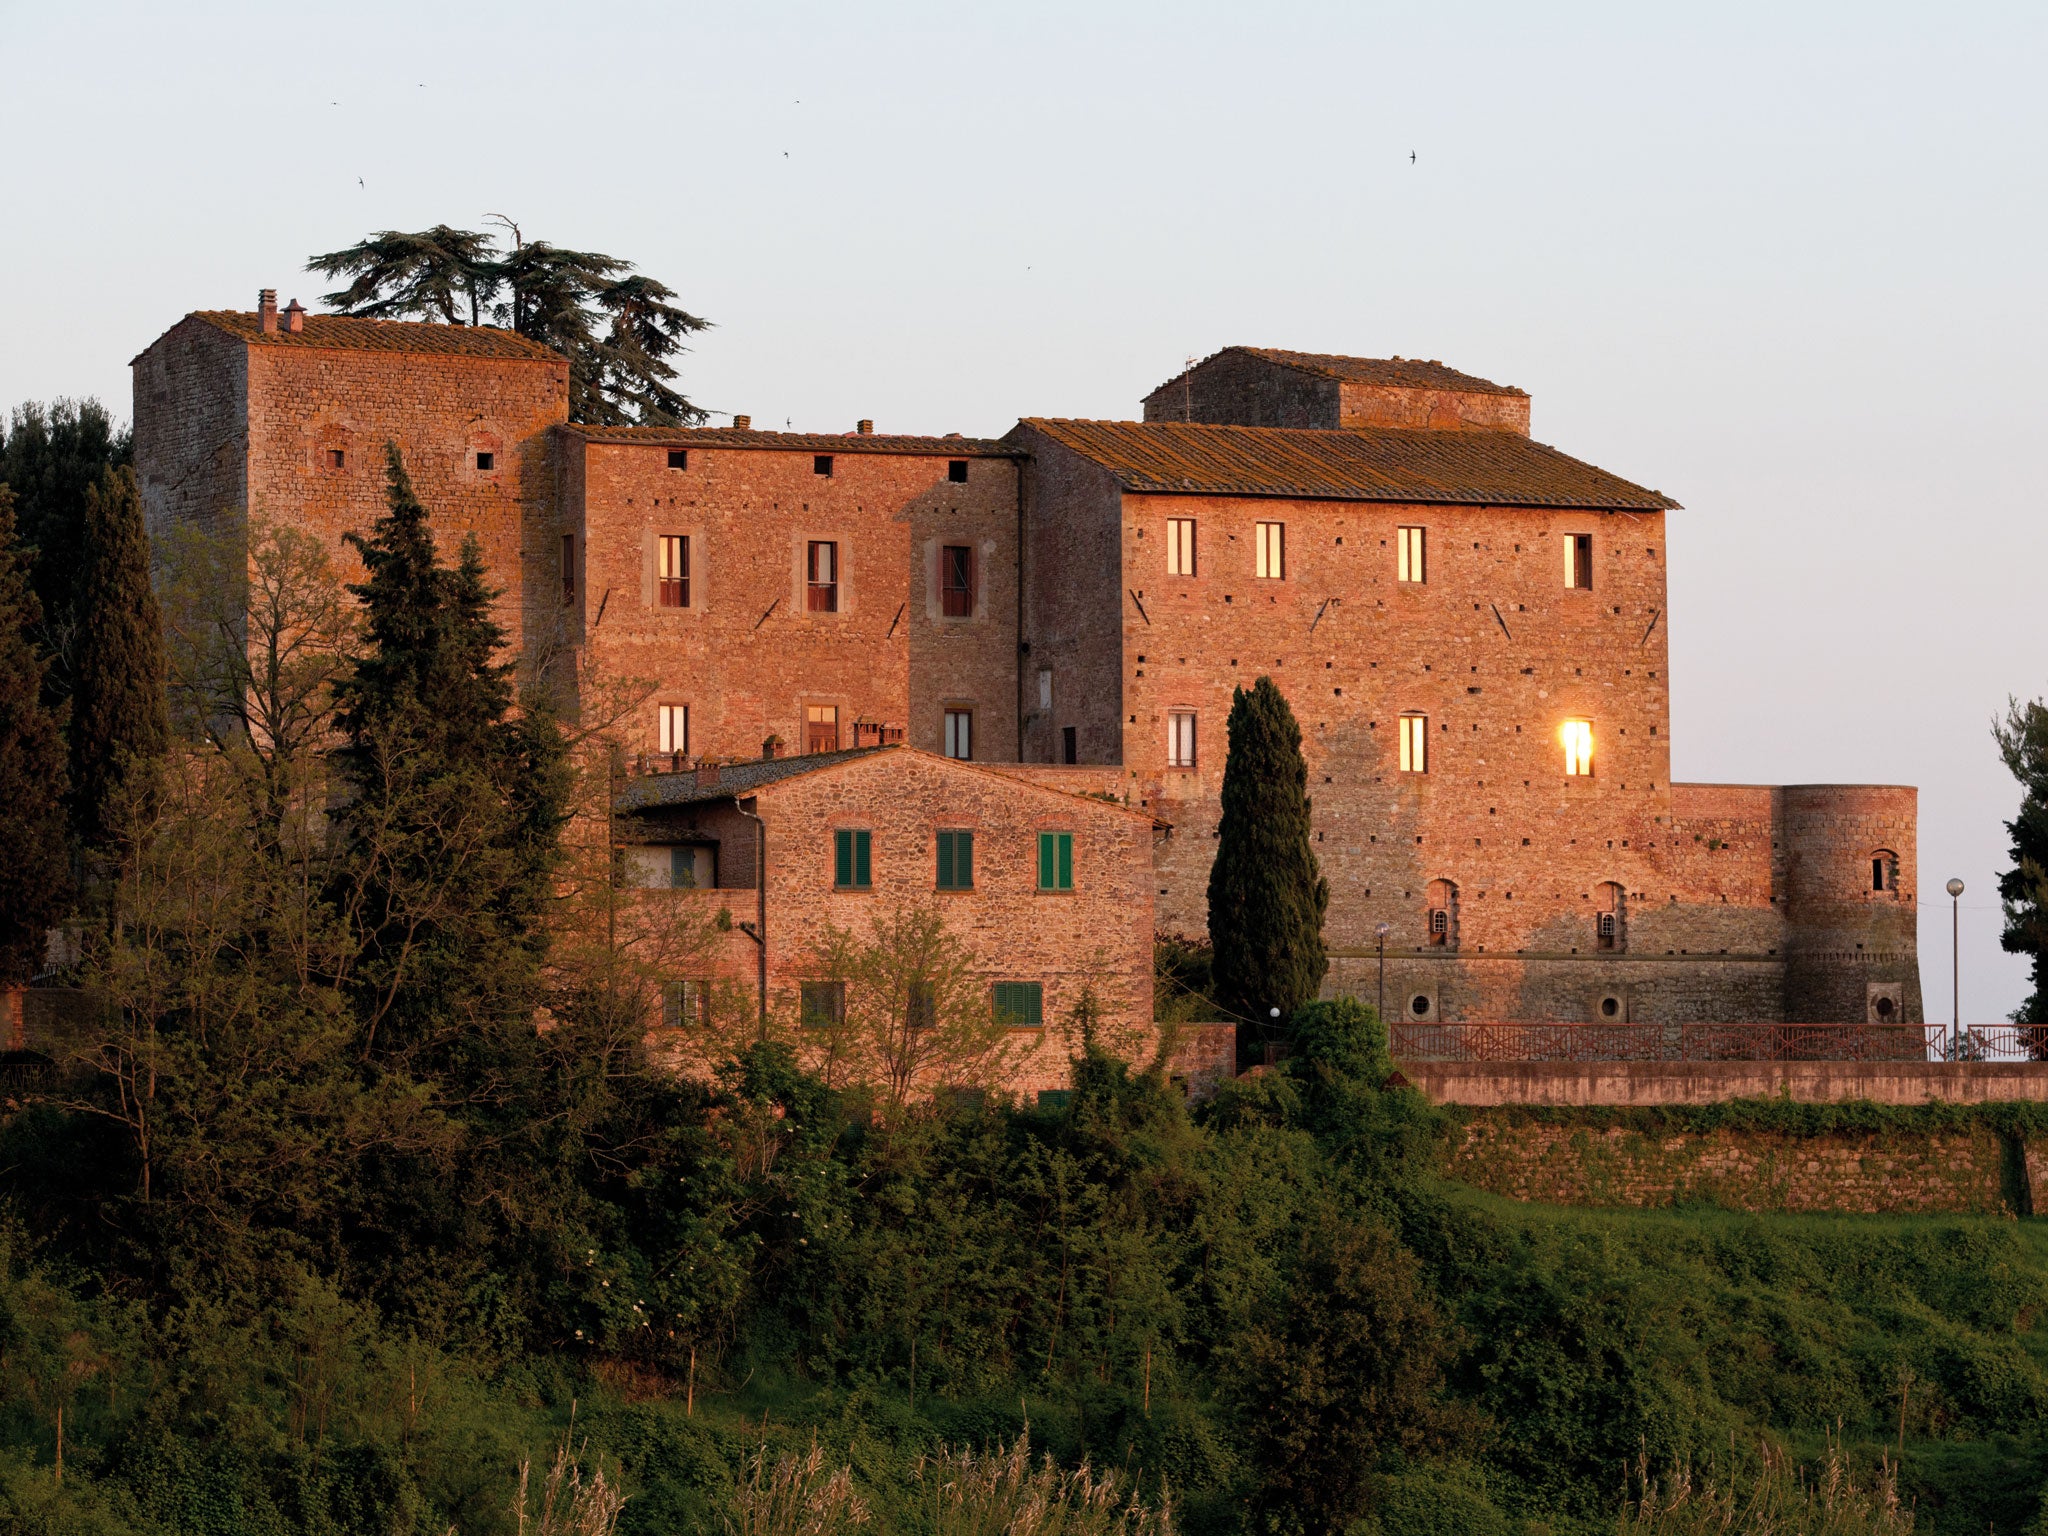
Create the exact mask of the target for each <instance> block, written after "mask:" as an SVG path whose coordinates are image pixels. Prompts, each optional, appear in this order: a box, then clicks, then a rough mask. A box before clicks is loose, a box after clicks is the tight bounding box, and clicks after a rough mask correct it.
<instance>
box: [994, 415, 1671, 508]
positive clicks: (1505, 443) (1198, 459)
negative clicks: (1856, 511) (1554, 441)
mask: <svg viewBox="0 0 2048 1536" xmlns="http://www.w3.org/2000/svg"><path fill="white" fill-rule="evenodd" d="M1022 425H1023V426H1026V427H1030V428H1033V429H1035V430H1036V431H1039V432H1043V433H1044V434H1045V435H1046V436H1047V437H1049V438H1051V439H1052V440H1053V441H1055V442H1057V443H1060V444H1062V445H1063V446H1065V447H1067V448H1070V449H1072V450H1073V451H1074V452H1075V453H1078V454H1080V455H1081V456H1082V457H1083V458H1086V459H1090V460H1092V461H1094V462H1095V463H1097V464H1100V465H1101V466H1102V467H1103V468H1105V469H1107V470H1109V471H1110V473H1111V474H1113V475H1115V476H1116V478H1117V481H1118V483H1119V484H1120V485H1121V486H1122V487H1123V489H1124V490H1126V491H1135V492H1148V491H1149V492H1158V493H1173V492H1195V493H1198V494H1204V495H1212V496H1289V497H1298V498H1301V499H1304V500H1311V501H1405V502H1425V503H1446V504H1452V505H1471V506H1504V507H1587V508H1592V509H1596V510H1615V511H1624V510H1625V511H1662V510H1666V509H1672V508H1676V507H1677V506H1678V503H1677V502H1675V501H1673V500H1671V498H1670V497H1668V496H1665V495H1664V494H1662V493H1661V492H1659V491H1648V490H1644V489H1643V488H1642V487H1641V486H1639V485H1634V484H1631V483H1630V482H1629V481H1627V480H1624V479H1622V478H1621V477H1620V476H1619V475H1610V474H1609V473H1607V471H1606V470H1604V469H1596V468H1594V467H1593V466H1592V465H1591V464H1586V463H1583V462H1581V461H1580V460H1578V459H1574V458H1572V457H1570V456H1569V455H1568V454H1563V453H1559V452H1558V451H1557V450H1556V449H1555V448H1551V447H1547V446H1545V445H1544V444H1542V443H1536V442H1531V441H1530V440H1529V439H1528V438H1526V437H1523V436H1522V435H1521V434H1520V433H1516V432H1432V431H1427V430H1424V429H1419V428H1407V427H1358V428H1345V429H1340V430H1331V429H1325V428H1315V429H1305V428H1292V427H1227V426H1205V425H1202V424H1200V423H1184V422H1168V421H1145V422H1139V421H1061V420H1042V419H1035V418H1034V419H1029V420H1026V421H1025V422H1023V423H1022Z"/></svg>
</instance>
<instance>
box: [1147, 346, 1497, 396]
mask: <svg viewBox="0 0 2048 1536" xmlns="http://www.w3.org/2000/svg"><path fill="white" fill-rule="evenodd" d="M1233 352H1235V353H1239V354H1241V355H1243V356H1246V357H1256V358H1260V359H1263V360H1264V361H1266V362H1269V363H1278V364H1279V365H1280V366H1281V367H1283V368H1293V369H1295V370H1297V371H1298V372H1301V373H1312V374H1315V375H1316V376H1317V377H1319V378H1325V379H1342V380H1343V381H1344V382H1345V383H1347V384H1384V385H1390V386H1392V387H1394V388H1397V389H1450V390H1456V391H1458V392H1459V393H1461V394H1467V395H1526V394H1527V391H1526V390H1520V389H1517V388H1515V387H1514V385H1512V384H1495V383H1494V382H1493V381H1492V380H1490V379H1481V378H1475V377H1474V376H1473V375H1471V374H1469V373H1460V372H1458V370H1457V369H1455V368H1446V367H1445V366H1444V365H1443V364H1442V363H1439V362H1434V361H1432V362H1423V361H1421V360H1420V359H1417V358H1408V357H1339V356H1337V355H1336V354H1335V353H1331V352H1288V351H1285V350H1283V349H1281V348H1279V347H1225V348H1224V349H1223V350H1222V351H1221V352H1218V353H1216V354H1215V356H1214V357H1207V358H1204V359H1203V360H1202V362H1200V363H1197V364H1196V365H1195V366H1196V367H1197V368H1200V367H1202V366H1203V365H1204V364H1206V363H1212V362H1214V361H1216V358H1219V357H1227V356H1229V355H1230V354H1231V353H1233ZM1184 377H1185V375H1184V374H1178V373H1177V374H1175V375H1174V376H1173V377H1172V378H1170V379H1168V380H1167V381H1166V382H1165V383H1164V384H1162V385H1160V386H1159V389H1155V390H1153V391H1152V393H1153V394H1155V395H1156V394H1158V393H1159V390H1161V389H1170V388H1172V387H1173V386H1174V385H1176V384H1178V383H1180V381H1181V380H1182V378H1184ZM1147 398H1148V399H1149V398H1150V396H1148V397H1147Z"/></svg>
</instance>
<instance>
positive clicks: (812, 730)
mask: <svg viewBox="0 0 2048 1536" xmlns="http://www.w3.org/2000/svg"><path fill="white" fill-rule="evenodd" d="M804 750H805V751H806V752H837V751H838V750H839V706H838V705H837V704H809V705H806V706H805V707H804Z"/></svg>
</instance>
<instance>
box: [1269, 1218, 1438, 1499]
mask: <svg viewBox="0 0 2048 1536" xmlns="http://www.w3.org/2000/svg"><path fill="white" fill-rule="evenodd" d="M1279 1299H1280V1306H1279V1308H1278V1315H1277V1316H1267V1317H1264V1318H1262V1319H1261V1320H1260V1321H1259V1322H1258V1323H1257V1324H1256V1325H1255V1326H1254V1327H1253V1328H1252V1329H1251V1330H1250V1332H1249V1333H1248V1334H1247V1335H1246V1336H1245V1338H1244V1340H1243V1341H1242V1343H1241V1344H1240V1345H1239V1346H1238V1347H1237V1349H1236V1351H1235V1358H1234V1360H1233V1363H1232V1372H1231V1378H1230V1380H1231V1391H1232V1396H1233V1398H1234V1400H1235V1402H1236V1404H1237V1406H1238V1409H1239V1412H1240V1413H1241V1414H1242V1415H1243V1418H1244V1422H1245V1438H1246V1441H1247V1443H1248V1448H1249V1450H1250V1452H1251V1455H1250V1464H1251V1465H1253V1466H1255V1467H1257V1468H1258V1469H1259V1484H1258V1490H1257V1493H1256V1495H1255V1496H1254V1499H1253V1514H1254V1528H1255V1529H1259V1530H1266V1531H1279V1532H1299V1533H1301V1536H1336V1533H1339V1532H1342V1531H1344V1530H1345V1529H1346V1527H1348V1526H1350V1525H1351V1523H1352V1522H1353V1521H1355V1520H1358V1519H1359V1518H1361V1517H1362V1516H1365V1515H1368V1514H1370V1513H1371V1512H1372V1508H1373V1503H1374V1494H1375V1492H1376V1489H1375V1472H1376V1467H1377V1463H1378V1462H1379V1461H1380V1459H1381V1457H1382V1456H1384V1455H1385V1454H1387V1453H1388V1452H1393V1451H1398V1452H1402V1453H1405V1454H1408V1455H1415V1454H1418V1453H1422V1452H1427V1451H1431V1450H1440V1449H1443V1448H1444V1447H1445V1446H1447V1445H1449V1444H1452V1443H1455V1441H1456V1439H1457V1438H1458V1436H1459V1433H1460V1431H1461V1429H1462V1428H1463V1423H1462V1420H1461V1416H1459V1415H1458V1414H1456V1413H1454V1412H1452V1411H1450V1410H1449V1409H1448V1408H1447V1407H1446V1405H1445V1403H1444V1401H1443V1397H1442V1390H1443V1373H1444V1367H1445V1365H1446V1364H1447V1362H1448V1360H1449V1357H1450V1344H1451V1339H1450V1335H1449V1333H1448V1331H1447V1330H1446V1329H1445V1328H1444V1326H1443V1324H1442V1321H1441V1319H1440V1317H1439V1315H1438V1313H1437V1310H1436V1306H1435V1304H1434V1302H1433V1301H1432V1300H1431V1299H1430V1296H1429V1292H1428V1290H1427V1288H1426V1287H1425V1286H1424V1284H1423V1282H1422V1275H1421V1269H1420V1266H1419V1265H1418V1264H1417V1263H1416V1260H1415V1257H1414V1255H1412V1254H1411V1253H1409V1252H1408V1251H1407V1249H1405V1248H1403V1247H1402V1246H1401V1243H1400V1241H1399V1239H1398V1238H1397V1237H1396V1236H1395V1235H1394V1233H1393V1232H1392V1231H1391V1230H1389V1229H1388V1228H1387V1227H1385V1226H1383V1225H1381V1224H1380V1223H1378V1222H1376V1221H1373V1220H1371V1219H1370V1218H1367V1217H1364V1216H1362V1215H1361V1214H1360V1213H1358V1212H1356V1211H1347V1210H1343V1209H1341V1208H1339V1207H1338V1206H1337V1205H1336V1204H1335V1203H1334V1202H1331V1201H1325V1202H1324V1203H1322V1204H1321V1205H1319V1206H1318V1207H1317V1208H1315V1209H1314V1210H1313V1211H1311V1212H1310V1214H1309V1215H1308V1216H1307V1217H1306V1219H1305V1221H1304V1223H1303V1226H1302V1230H1301V1232H1300V1234H1299V1237H1298V1240H1297V1245H1296V1248H1295V1251H1294V1253H1293V1255H1292V1257H1291V1261H1290V1262H1289V1264H1288V1265H1287V1266H1286V1269H1285V1272H1284V1279H1283V1286H1282V1290H1281V1295H1280V1298H1279Z"/></svg>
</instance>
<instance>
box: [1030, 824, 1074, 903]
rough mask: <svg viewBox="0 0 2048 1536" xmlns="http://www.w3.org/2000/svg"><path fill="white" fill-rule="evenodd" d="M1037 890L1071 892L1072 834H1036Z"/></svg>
mask: <svg viewBox="0 0 2048 1536" xmlns="http://www.w3.org/2000/svg"><path fill="white" fill-rule="evenodd" d="M1038 888H1039V889H1040V890H1041V891H1071V890H1072V889H1073V888H1074V834H1073V833H1071V832H1041V833H1039V834H1038Z"/></svg>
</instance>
